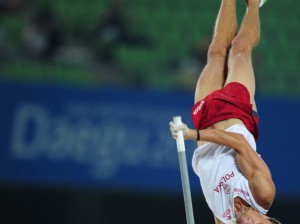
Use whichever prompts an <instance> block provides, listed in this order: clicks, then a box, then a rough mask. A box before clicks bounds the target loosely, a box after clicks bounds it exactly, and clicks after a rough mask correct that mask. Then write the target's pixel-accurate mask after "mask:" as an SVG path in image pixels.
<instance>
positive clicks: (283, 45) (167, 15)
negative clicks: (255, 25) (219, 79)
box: [0, 0, 300, 96]
mask: <svg viewBox="0 0 300 224" xmlns="http://www.w3.org/2000/svg"><path fill="white" fill-rule="evenodd" d="M237 2H238V14H240V15H242V13H243V10H245V4H244V1H237ZM291 4H292V1H291V0H286V1H280V2H279V1H270V3H269V4H268V5H267V6H266V7H264V8H262V9H261V10H262V12H261V17H262V18H261V20H262V39H261V42H260V45H259V47H258V48H257V49H256V50H255V51H254V53H253V58H254V66H255V69H256V75H257V82H258V91H259V92H261V93H263V94H277V95H298V96H299V95H300V88H298V87H299V86H300V78H299V76H298V74H299V67H298V59H299V58H300V47H299V46H298V44H297V43H298V39H299V37H300V36H299V35H300V33H299V32H298V21H299V13H298V12H297V10H298V7H295V4H299V3H293V4H294V5H292V7H291ZM218 5H219V1H209V2H207V1H204V0H186V1H182V0H172V1H171V0H164V1H160V0H130V1H129V0H100V1H99V0H97V1H96V0H52V1H49V0H1V1H0V63H1V66H0V78H1V80H18V81H30V82H43V83H44V82H46V83H64V84H78V85H96V86H98V85H99V86H101V85H129V86H135V87H142V88H155V89H180V90H193V88H194V82H195V80H196V78H197V76H198V74H199V72H200V71H201V68H202V67H203V65H204V63H205V61H206V50H207V47H208V43H209V40H210V37H211V34H212V30H213V29H212V27H213V24H214V18H215V15H216V13H217V9H218ZM282 11H287V12H289V13H287V14H285V15H284V16H283V15H282ZM240 19H241V18H240Z"/></svg>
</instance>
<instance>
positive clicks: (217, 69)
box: [195, 57, 225, 103]
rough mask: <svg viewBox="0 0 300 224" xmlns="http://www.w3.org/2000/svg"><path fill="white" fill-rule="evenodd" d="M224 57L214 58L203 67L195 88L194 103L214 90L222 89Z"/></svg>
mask: <svg viewBox="0 0 300 224" xmlns="http://www.w3.org/2000/svg"><path fill="white" fill-rule="evenodd" d="M224 63H225V59H224V58H222V57H220V58H215V59H213V60H211V61H209V62H208V63H207V64H206V66H205V67H204V69H203V71H202V73H201V74H200V77H199V79H198V82H197V86H196V90H195V103H196V102H198V101H199V100H201V99H203V98H205V97H206V96H207V95H209V94H210V93H211V92H213V91H214V90H218V89H222V88H223V85H224Z"/></svg>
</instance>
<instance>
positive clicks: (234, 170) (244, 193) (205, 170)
mask: <svg viewBox="0 0 300 224" xmlns="http://www.w3.org/2000/svg"><path fill="white" fill-rule="evenodd" d="M225 131H228V132H235V133H240V134H243V135H244V136H245V138H246V140H247V141H248V142H249V144H250V145H251V147H252V148H253V149H254V150H255V151H256V143H255V140H254V138H253V135H252V134H251V133H250V132H249V131H248V130H247V128H246V127H245V126H244V125H241V124H236V125H233V126H231V127H229V128H228V129H226V130H225ZM192 165H193V169H194V171H195V173H196V174H197V176H198V177H199V178H200V183H201V186H202V191H203V194H204V196H205V199H206V202H207V204H208V206H209V207H210V209H211V211H212V212H213V213H214V215H215V216H216V217H217V218H218V219H219V220H221V221H222V222H224V223H227V222H228V221H229V220H231V219H232V218H235V214H234V198H235V197H240V198H242V199H243V200H244V201H246V202H247V203H248V204H249V205H250V206H252V207H253V208H255V209H256V210H258V211H259V212H260V213H262V214H266V213H267V210H265V209H264V208H262V207H261V206H259V205H258V204H257V203H256V201H255V199H254V197H253V195H252V193H251V191H250V188H249V185H248V181H247V179H246V178H245V177H244V176H243V174H242V173H241V171H240V169H239V166H238V163H237V160H236V156H235V151H234V149H231V148H228V147H226V146H222V145H217V144H215V143H207V144H205V145H203V146H200V147H198V148H197V149H196V150H195V152H194V155H193V159H192Z"/></svg>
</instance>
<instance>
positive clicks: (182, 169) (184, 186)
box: [173, 116, 195, 224]
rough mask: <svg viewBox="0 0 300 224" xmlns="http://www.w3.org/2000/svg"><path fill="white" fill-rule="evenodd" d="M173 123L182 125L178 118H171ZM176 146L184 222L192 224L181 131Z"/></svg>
mask: <svg viewBox="0 0 300 224" xmlns="http://www.w3.org/2000/svg"><path fill="white" fill-rule="evenodd" d="M173 122H174V124H175V126H176V125H180V124H181V123H182V122H181V117H180V116H176V117H173ZM176 145H177V152H178V159H179V166H180V175H181V182H182V190H183V197H184V205H185V214H186V220H187V224H194V223H195V221H194V213H193V204H192V197H191V189H190V181H189V173H188V168H187V163H186V154H185V145H184V138H183V133H182V131H179V132H178V137H177V139H176Z"/></svg>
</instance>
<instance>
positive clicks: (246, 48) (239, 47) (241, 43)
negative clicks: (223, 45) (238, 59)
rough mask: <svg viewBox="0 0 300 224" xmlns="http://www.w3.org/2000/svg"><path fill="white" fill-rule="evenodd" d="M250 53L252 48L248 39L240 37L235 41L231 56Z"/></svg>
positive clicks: (232, 45)
mask: <svg viewBox="0 0 300 224" xmlns="http://www.w3.org/2000/svg"><path fill="white" fill-rule="evenodd" d="M250 53H251V47H250V45H249V43H248V40H247V38H246V37H242V36H239V37H236V38H234V39H233V41H232V44H231V48H230V56H242V55H249V54H250Z"/></svg>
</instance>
